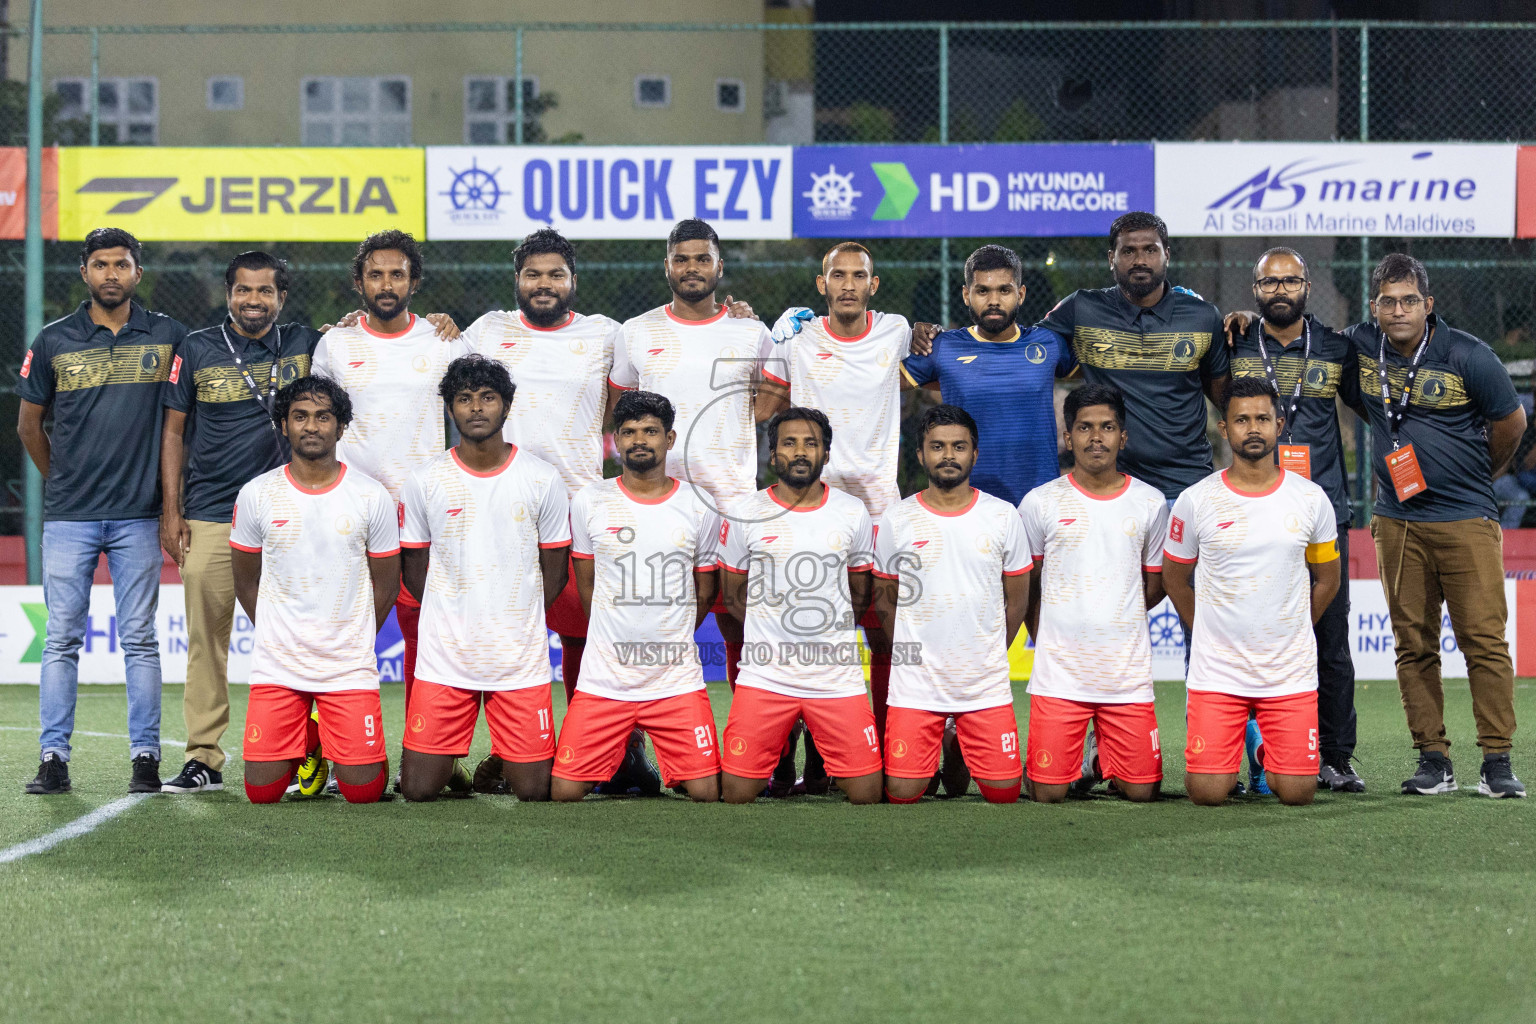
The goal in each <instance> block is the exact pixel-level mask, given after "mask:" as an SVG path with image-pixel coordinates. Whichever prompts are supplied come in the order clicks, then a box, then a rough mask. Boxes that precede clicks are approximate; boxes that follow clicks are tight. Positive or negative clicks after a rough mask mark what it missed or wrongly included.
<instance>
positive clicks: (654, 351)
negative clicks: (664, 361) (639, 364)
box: [645, 348, 666, 356]
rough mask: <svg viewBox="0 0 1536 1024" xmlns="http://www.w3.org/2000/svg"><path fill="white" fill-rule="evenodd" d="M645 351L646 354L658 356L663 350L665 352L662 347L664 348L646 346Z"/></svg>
mask: <svg viewBox="0 0 1536 1024" xmlns="http://www.w3.org/2000/svg"><path fill="white" fill-rule="evenodd" d="M645 351H646V354H648V355H653V356H659V355H661V354H662V353H663V352H665V351H666V349H664V348H648V349H646V350H645Z"/></svg>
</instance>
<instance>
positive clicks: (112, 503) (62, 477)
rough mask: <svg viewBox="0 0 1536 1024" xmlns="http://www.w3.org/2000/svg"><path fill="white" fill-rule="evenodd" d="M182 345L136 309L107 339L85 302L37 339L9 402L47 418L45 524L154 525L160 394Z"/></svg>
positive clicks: (166, 320) (176, 332)
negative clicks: (43, 410)
mask: <svg viewBox="0 0 1536 1024" xmlns="http://www.w3.org/2000/svg"><path fill="white" fill-rule="evenodd" d="M186 335H187V329H186V328H185V327H183V326H182V325H181V324H179V323H177V322H176V321H175V320H172V319H171V318H170V317H168V316H165V315H163V314H160V313H150V312H148V311H146V310H145V309H144V307H143V306H141V305H139V304H138V303H137V302H134V303H132V304H131V307H130V310H129V313H128V322H127V323H126V324H124V325H123V327H122V329H121V330H120V331H118V332H117V334H116V335H114V334H113V333H112V331H111V330H110V329H108V328H106V327H102V326H100V325H98V324H97V323H96V322H95V321H94V320H92V319H91V304H90V301H89V300H87V301H85V302H82V303H81V304H80V308H79V309H76V310H75V311H74V312H73V313H71V314H69V315H68V316H66V317H63V318H62V319H59V320H55V321H54V322H53V323H51V324H48V325H47V326H46V327H44V328H43V329H42V330H41V331H39V332H38V333H37V337H36V338H35V339H34V340H33V342H32V346H31V347H30V348H28V349H27V354H26V356H25V357H24V358H23V359H22V363H21V380H20V382H19V383H18V384H17V387H16V393H17V394H18V395H19V396H21V398H22V399H23V400H25V401H28V402H31V403H33V404H34V405H41V406H44V407H51V409H52V413H53V429H51V430H50V431H49V432H48V437H49V442H50V444H51V447H52V457H51V459H50V461H49V466H48V479H47V481H46V483H45V485H44V487H43V519H44V520H64V521H72V522H99V521H102V520H107V519H153V518H155V517H157V516H159V515H160V423H161V419H162V416H163V413H162V411H161V405H160V388H161V387H162V385H163V383H164V381H165V380H166V379H167V378H168V377H169V375H170V372H171V362H172V360H173V359H174V358H175V355H176V351H177V348H178V347H179V346H180V345H181V343H182V339H183V338H185V337H186Z"/></svg>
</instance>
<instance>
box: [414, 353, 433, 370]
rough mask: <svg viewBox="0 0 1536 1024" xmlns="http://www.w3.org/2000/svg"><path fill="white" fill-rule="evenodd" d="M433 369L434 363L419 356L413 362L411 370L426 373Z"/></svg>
mask: <svg viewBox="0 0 1536 1024" xmlns="http://www.w3.org/2000/svg"><path fill="white" fill-rule="evenodd" d="M431 368H432V363H431V361H430V360H429V359H427V357H426V356H417V357H416V358H415V359H412V360H411V369H413V370H415V371H416V372H417V373H426V372H427V371H428V370H430V369H431Z"/></svg>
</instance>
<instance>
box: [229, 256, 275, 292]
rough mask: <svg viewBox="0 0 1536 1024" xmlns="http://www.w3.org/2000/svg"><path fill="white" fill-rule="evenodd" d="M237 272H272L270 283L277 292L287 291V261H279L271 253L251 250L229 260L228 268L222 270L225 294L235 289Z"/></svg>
mask: <svg viewBox="0 0 1536 1024" xmlns="http://www.w3.org/2000/svg"><path fill="white" fill-rule="evenodd" d="M237 270H270V271H272V283H273V284H274V285H276V286H277V290H278V291H280V292H285V291H287V290H288V284H289V279H288V261H287V260H280V259H278V258H277V257H276V256H273V255H272V254H271V253H265V252H262V251H261V250H259V249H252V250H251V251H250V252H243V253H241V254H240V255H238V256H236V257H235V258H234V259H232V260H230V261H229V266H228V267H226V268H225V270H224V290H225V291H226V292H228V291H230V290H232V289H233V288H234V287H235V271H237Z"/></svg>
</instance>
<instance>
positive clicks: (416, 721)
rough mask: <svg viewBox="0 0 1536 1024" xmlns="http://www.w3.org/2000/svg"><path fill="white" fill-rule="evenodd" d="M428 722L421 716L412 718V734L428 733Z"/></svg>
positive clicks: (416, 715)
mask: <svg viewBox="0 0 1536 1024" xmlns="http://www.w3.org/2000/svg"><path fill="white" fill-rule="evenodd" d="M426 731H427V720H426V719H425V718H423V717H422V716H421V715H419V714H415V715H412V716H411V732H426Z"/></svg>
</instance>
